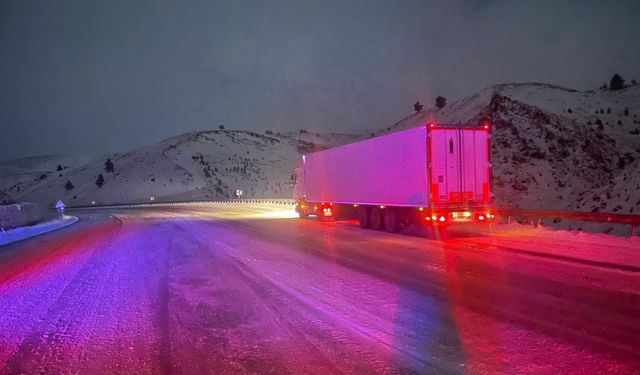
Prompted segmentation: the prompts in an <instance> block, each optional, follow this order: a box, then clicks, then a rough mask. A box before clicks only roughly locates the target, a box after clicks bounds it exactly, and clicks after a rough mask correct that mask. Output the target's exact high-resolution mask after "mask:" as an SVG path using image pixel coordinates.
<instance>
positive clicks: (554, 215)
mask: <svg viewBox="0 0 640 375" xmlns="http://www.w3.org/2000/svg"><path fill="white" fill-rule="evenodd" d="M203 204H204V205H229V204H231V205H234V204H273V205H282V206H295V200H293V199H281V198H262V199H228V200H218V201H211V200H207V201H171V202H132V203H125V204H111V205H90V206H76V207H68V208H76V209H78V208H80V209H82V208H109V207H113V208H127V207H161V206H178V205H203ZM494 212H495V214H496V215H498V216H501V217H503V218H506V219H507V223H509V222H511V219H512V218H522V219H524V220H525V221H526V222H531V223H532V224H533V225H535V226H538V225H540V224H541V221H542V219H563V220H573V221H586V222H594V223H613V224H620V225H630V226H631V235H632V236H635V235H637V230H638V227H639V226H640V215H630V214H614V213H603V212H579V211H551V210H529V209H521V208H494Z"/></svg>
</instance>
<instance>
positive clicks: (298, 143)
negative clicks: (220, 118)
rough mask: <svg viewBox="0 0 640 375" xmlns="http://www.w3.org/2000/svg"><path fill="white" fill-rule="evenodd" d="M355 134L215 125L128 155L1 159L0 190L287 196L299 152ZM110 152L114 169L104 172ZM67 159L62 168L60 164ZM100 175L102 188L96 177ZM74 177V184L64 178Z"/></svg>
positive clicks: (106, 199)
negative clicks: (82, 160)
mask: <svg viewBox="0 0 640 375" xmlns="http://www.w3.org/2000/svg"><path fill="white" fill-rule="evenodd" d="M357 138H358V136H356V135H351V134H316V133H308V132H303V133H284V134H281V133H277V134H274V133H272V132H267V133H264V134H259V133H253V132H246V131H230V130H215V131H206V132H194V133H187V134H183V135H179V136H176V137H172V138H169V139H166V140H164V141H162V142H160V143H158V144H155V145H151V146H147V147H143V148H141V149H138V150H135V151H132V152H130V153H126V154H114V155H105V156H103V157H99V158H95V159H94V160H92V161H90V162H88V163H86V164H82V163H81V164H80V165H77V166H69V165H70V164H71V163H70V162H69V160H70V159H68V158H67V159H65V160H62V159H61V158H55V161H52V160H50V159H52V157H46V158H45V157H42V158H39V159H35V158H30V159H29V160H24V159H21V160H18V161H12V162H9V163H4V164H3V165H0V174H1V175H2V176H3V177H2V179H1V181H2V182H1V183H0V191H2V190H4V191H6V192H7V193H9V194H10V195H11V196H12V197H13V198H15V199H19V200H28V201H35V202H42V203H46V204H52V203H53V202H55V201H56V200H57V199H63V200H64V201H65V202H67V204H70V205H87V204H91V202H92V201H95V202H96V203H97V204H107V203H121V202H133V201H148V200H149V199H150V197H154V198H155V199H156V200H181V199H185V200H186V199H224V198H230V197H232V195H233V193H234V192H235V190H236V189H242V190H243V193H244V197H248V198H251V197H287V198H288V197H290V196H291V180H290V177H291V173H292V171H293V169H294V168H295V166H296V165H297V163H299V161H300V158H301V155H302V154H304V153H308V152H311V151H315V150H321V149H324V148H327V147H332V146H335V145H338V144H343V143H348V142H351V141H354V140H356V139H357ZM107 159H110V160H111V161H112V163H113V165H114V170H113V172H107V171H106V169H105V162H106V160H107ZM58 165H62V170H58V169H60V168H58ZM99 175H102V176H103V179H104V183H103V185H102V187H99V186H98V184H96V181H97V180H98V177H99ZM67 181H70V182H71V184H72V185H73V188H70V189H67V188H66V187H65V185H66V184H67Z"/></svg>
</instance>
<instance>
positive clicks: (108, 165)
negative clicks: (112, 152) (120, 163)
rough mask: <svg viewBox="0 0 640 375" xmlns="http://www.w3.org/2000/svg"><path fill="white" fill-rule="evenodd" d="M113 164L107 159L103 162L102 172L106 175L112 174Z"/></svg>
mask: <svg viewBox="0 0 640 375" xmlns="http://www.w3.org/2000/svg"><path fill="white" fill-rule="evenodd" d="M113 168H114V167H113V162H112V161H111V159H107V161H105V162H104V170H105V172H107V173H113Z"/></svg>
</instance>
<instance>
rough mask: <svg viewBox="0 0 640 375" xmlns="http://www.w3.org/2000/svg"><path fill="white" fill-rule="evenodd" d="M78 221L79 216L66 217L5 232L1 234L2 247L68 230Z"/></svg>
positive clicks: (0, 243) (0, 244)
mask: <svg viewBox="0 0 640 375" xmlns="http://www.w3.org/2000/svg"><path fill="white" fill-rule="evenodd" d="M78 221H80V219H79V218H78V217H77V216H70V215H64V216H63V217H62V219H60V218H54V219H51V220H48V221H44V222H41V223H38V224H35V225H31V226H26V227H18V228H14V229H11V230H8V231H6V232H5V231H3V232H2V233H0V247H1V246H5V245H10V244H12V243H16V242H19V241H24V240H27V239H30V238H33V237H37V236H40V235H43V234H46V233H50V232H53V231H56V230H59V229H62V228H66V227H68V226H70V225H73V224H75V223H77V222H78Z"/></svg>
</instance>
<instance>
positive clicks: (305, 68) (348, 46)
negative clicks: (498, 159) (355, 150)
mask: <svg viewBox="0 0 640 375" xmlns="http://www.w3.org/2000/svg"><path fill="white" fill-rule="evenodd" d="M639 16H640V1H627V2H625V1H611V2H607V1H531V2H526V1H468V2H457V1H441V2H432V1H419V0H416V1H402V0H388V1H374V0H366V1H349V0H341V1H325V0H322V1H318V0H316V1H303V0H292V1H280V0H277V1H276V0H264V1H243V0H229V1H213V0H203V1H175V0H171V1H162V0H154V1H142V0H139V1H138V0H136V1H134V0H124V1H122V0H110V1H89V0H76V1H55V0H47V1H40V0H38V1H31V0H0V130H1V132H0V160H6V159H11V158H17V157H22V156H28V155H35V154H48V153H95V154H98V153H104V152H114V151H126V150H129V149H132V148H134V147H138V146H141V145H146V144H150V143H153V142H156V141H158V140H160V139H163V138H166V137H169V136H172V135H175V134H178V133H182V132H186V131H191V130H201V129H212V128H217V126H218V125H219V124H224V125H225V126H226V127H227V128H228V129H256V130H267V129H271V130H275V131H278V130H286V129H300V128H307V129H312V130H349V129H354V130H355V129H359V128H380V127H383V126H387V125H389V124H390V123H392V122H394V121H396V120H398V119H399V118H400V117H403V116H404V115H406V114H408V113H410V112H411V110H412V109H411V106H412V104H413V103H414V102H415V101H416V100H421V101H423V102H428V103H431V102H432V101H433V99H434V97H435V96H437V95H443V96H446V97H447V98H449V100H453V99H455V98H458V97H460V96H464V95H469V94H472V93H473V92H474V91H476V90H479V89H481V88H483V87H486V86H489V85H492V84H496V83H504V82H527V81H541V82H548V83H554V84H559V85H562V86H567V87H571V88H576V89H591V88H595V87H597V86H599V85H601V84H602V83H603V82H605V81H607V80H608V79H609V78H610V77H611V75H612V74H613V73H614V72H619V73H620V74H622V76H623V77H624V78H626V79H627V80H630V79H631V78H636V79H640V21H639V20H638V17H639Z"/></svg>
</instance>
